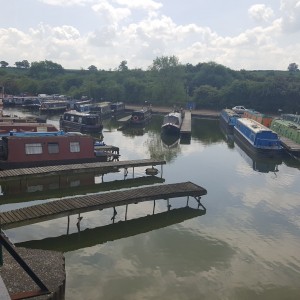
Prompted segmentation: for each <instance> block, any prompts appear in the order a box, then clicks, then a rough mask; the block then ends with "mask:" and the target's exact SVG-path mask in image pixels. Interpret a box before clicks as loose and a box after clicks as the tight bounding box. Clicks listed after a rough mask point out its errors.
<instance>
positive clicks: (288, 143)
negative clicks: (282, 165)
mask: <svg viewBox="0 0 300 300" xmlns="http://www.w3.org/2000/svg"><path fill="white" fill-rule="evenodd" d="M290 120H295V118H292V117H291V118H289V117H287V118H285V119H281V118H278V119H277V118H276V119H273V121H272V123H271V129H272V130H274V131H275V132H276V133H277V134H278V135H279V136H280V140H281V144H282V146H283V147H284V148H285V149H286V150H287V151H288V152H289V153H291V154H292V155H294V156H296V157H299V156H300V123H299V124H298V123H296V122H293V121H290ZM296 120H297V119H296ZM299 121H300V119H299Z"/></svg>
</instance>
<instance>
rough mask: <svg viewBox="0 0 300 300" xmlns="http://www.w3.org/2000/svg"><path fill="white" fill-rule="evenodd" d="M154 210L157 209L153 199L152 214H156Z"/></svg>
mask: <svg viewBox="0 0 300 300" xmlns="http://www.w3.org/2000/svg"><path fill="white" fill-rule="evenodd" d="M154 211H155V200H153V211H152V215H154Z"/></svg>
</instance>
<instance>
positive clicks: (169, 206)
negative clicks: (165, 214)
mask: <svg viewBox="0 0 300 300" xmlns="http://www.w3.org/2000/svg"><path fill="white" fill-rule="evenodd" d="M171 206H172V205H170V203H169V198H168V199H167V207H168V211H169V210H170V208H171Z"/></svg>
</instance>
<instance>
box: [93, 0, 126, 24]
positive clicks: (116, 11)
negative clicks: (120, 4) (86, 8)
mask: <svg viewBox="0 0 300 300" xmlns="http://www.w3.org/2000/svg"><path fill="white" fill-rule="evenodd" d="M92 9H93V10H94V11H95V12H96V13H97V14H98V15H99V16H100V17H101V18H102V19H105V20H106V23H108V24H114V25H117V24H118V23H119V22H120V21H122V20H124V19H126V18H127V17H129V16H130V15H131V11H130V10H129V9H128V8H115V7H113V6H112V5H111V4H109V3H108V2H107V1H101V2H100V3H98V4H95V5H93V6H92Z"/></svg>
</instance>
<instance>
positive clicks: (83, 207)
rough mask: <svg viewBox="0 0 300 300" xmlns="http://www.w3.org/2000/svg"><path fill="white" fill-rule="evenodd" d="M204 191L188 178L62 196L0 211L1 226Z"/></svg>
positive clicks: (17, 224)
mask: <svg viewBox="0 0 300 300" xmlns="http://www.w3.org/2000/svg"><path fill="white" fill-rule="evenodd" d="M206 194H207V191H206V189H204V188H203V187H201V186H198V185H196V184H194V183H192V182H183V183H175V184H163V185H155V186H151V187H142V188H137V189H129V190H124V191H116V192H108V193H102V194H92V195H85V196H76V197H72V198H64V199H60V200H55V201H52V202H48V203H43V204H38V205H33V206H29V207H25V208H19V209H15V210H11V211H6V212H2V213H0V221H1V226H2V228H3V229H9V228H15V227H20V226H25V225H29V224H34V223H38V222H42V221H47V220H51V219H55V218H61V217H65V216H70V215H74V214H80V213H85V212H89V211H95V210H101V209H104V208H107V207H116V206H123V205H128V204H133V203H138V202H144V201H150V200H158V199H169V198H176V197H184V196H192V197H195V198H197V197H201V196H203V195H206Z"/></svg>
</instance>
